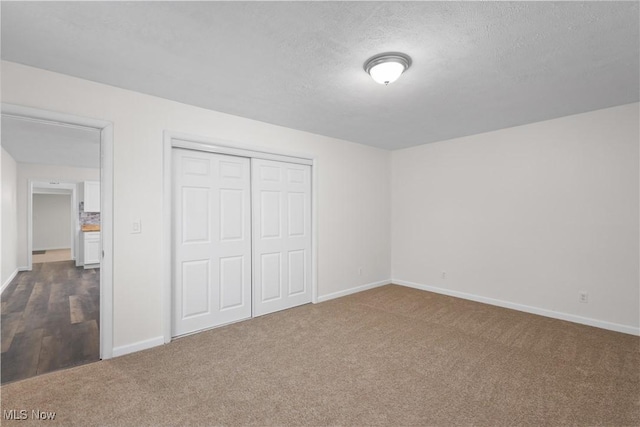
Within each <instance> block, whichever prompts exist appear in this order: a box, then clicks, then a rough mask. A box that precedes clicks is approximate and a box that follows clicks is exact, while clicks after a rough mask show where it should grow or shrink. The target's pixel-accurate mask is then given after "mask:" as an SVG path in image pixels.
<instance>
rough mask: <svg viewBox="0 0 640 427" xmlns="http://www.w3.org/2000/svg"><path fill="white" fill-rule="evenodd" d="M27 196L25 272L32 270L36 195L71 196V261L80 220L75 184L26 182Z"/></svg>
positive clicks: (76, 246)
mask: <svg viewBox="0 0 640 427" xmlns="http://www.w3.org/2000/svg"><path fill="white" fill-rule="evenodd" d="M28 188H29V190H28V194H27V271H31V270H32V269H33V196H34V195H36V194H58V195H70V196H71V219H70V220H71V259H72V260H74V261H75V260H76V259H77V255H78V244H79V238H78V233H79V232H80V219H79V218H78V205H77V183H75V182H58V181H56V180H45V181H42V180H38V181H35V180H31V179H30V180H28Z"/></svg>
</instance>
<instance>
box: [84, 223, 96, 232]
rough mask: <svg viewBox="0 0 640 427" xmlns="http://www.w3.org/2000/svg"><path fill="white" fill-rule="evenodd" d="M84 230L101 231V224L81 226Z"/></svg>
mask: <svg viewBox="0 0 640 427" xmlns="http://www.w3.org/2000/svg"><path fill="white" fill-rule="evenodd" d="M80 230H81V231H83V232H89V231H100V224H85V225H83V226H82V227H81V228H80Z"/></svg>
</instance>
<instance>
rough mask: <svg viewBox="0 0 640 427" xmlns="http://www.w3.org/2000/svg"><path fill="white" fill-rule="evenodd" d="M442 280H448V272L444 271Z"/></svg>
mask: <svg viewBox="0 0 640 427" xmlns="http://www.w3.org/2000/svg"><path fill="white" fill-rule="evenodd" d="M442 278H443V279H446V278H447V272H446V271H443V272H442Z"/></svg>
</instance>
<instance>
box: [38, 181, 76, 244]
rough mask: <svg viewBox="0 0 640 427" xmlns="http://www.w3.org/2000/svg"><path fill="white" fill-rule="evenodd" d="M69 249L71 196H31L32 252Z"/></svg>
mask: <svg viewBox="0 0 640 427" xmlns="http://www.w3.org/2000/svg"><path fill="white" fill-rule="evenodd" d="M66 248H71V196H70V195H67V194H34V195H33V250H34V251H37V250H47V249H66Z"/></svg>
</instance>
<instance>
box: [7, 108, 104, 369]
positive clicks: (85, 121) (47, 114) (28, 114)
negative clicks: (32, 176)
mask: <svg viewBox="0 0 640 427" xmlns="http://www.w3.org/2000/svg"><path fill="white" fill-rule="evenodd" d="M2 115H3V116H10V117H16V118H21V119H24V120H32V121H36V122H41V123H48V124H55V125H62V126H80V127H85V128H92V129H97V130H99V131H100V183H101V187H100V189H101V190H100V193H101V194H100V202H101V209H100V210H101V212H100V232H101V236H100V237H101V245H102V262H101V265H100V358H101V359H110V358H112V357H113V123H111V122H109V121H106V120H100V119H94V118H89V117H82V116H76V115H73V114H67V113H59V112H55V111H49V110H44V109H40V108H33V107H26V106H22V105H16V104H7V103H2Z"/></svg>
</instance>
